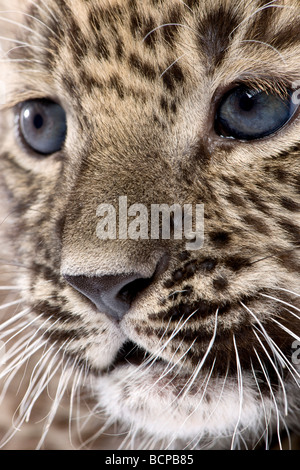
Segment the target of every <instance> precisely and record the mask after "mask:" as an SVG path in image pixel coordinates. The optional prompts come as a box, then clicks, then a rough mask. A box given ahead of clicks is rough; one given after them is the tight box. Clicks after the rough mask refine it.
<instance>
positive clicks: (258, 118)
mask: <svg viewBox="0 0 300 470" xmlns="http://www.w3.org/2000/svg"><path fill="white" fill-rule="evenodd" d="M297 109H298V104H296V103H294V100H293V95H292V92H291V91H287V93H286V94H284V95H283V96H282V95H280V94H278V93H275V92H274V93H271V92H269V93H267V92H264V91H261V90H255V89H253V88H250V87H246V86H245V85H240V86H238V87H236V88H234V89H233V90H231V91H230V92H229V93H227V94H226V95H225V97H224V98H223V100H222V102H221V104H220V106H219V109H218V111H217V114H216V120H215V129H216V132H217V133H218V134H219V135H220V136H221V137H227V138H232V139H238V140H246V141H249V140H255V139H261V138H263V137H267V136H270V135H272V134H274V133H275V132H277V131H278V130H279V129H281V128H282V127H283V126H284V125H285V124H286V123H287V122H288V121H289V120H290V119H291V118H292V117H293V115H294V114H295V112H296V110H297Z"/></svg>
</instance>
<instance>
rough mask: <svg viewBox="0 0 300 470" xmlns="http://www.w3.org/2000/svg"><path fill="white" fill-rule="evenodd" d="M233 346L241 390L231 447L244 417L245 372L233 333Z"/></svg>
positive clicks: (233, 445) (239, 388)
mask: <svg viewBox="0 0 300 470" xmlns="http://www.w3.org/2000/svg"><path fill="white" fill-rule="evenodd" d="M232 339H233V346H234V350H235V358H236V369H237V381H238V390H239V414H238V420H237V422H236V425H235V428H234V431H233V436H232V441H231V449H233V448H234V447H235V439H236V436H237V433H238V427H239V425H240V422H241V417H242V410H243V374H242V367H241V363H240V357H239V353H238V348H237V344H236V339H235V335H234V334H233V337H232Z"/></svg>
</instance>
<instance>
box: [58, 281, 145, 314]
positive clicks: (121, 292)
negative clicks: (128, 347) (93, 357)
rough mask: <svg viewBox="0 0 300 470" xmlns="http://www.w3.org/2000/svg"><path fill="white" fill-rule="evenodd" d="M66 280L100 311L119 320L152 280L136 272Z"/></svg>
mask: <svg viewBox="0 0 300 470" xmlns="http://www.w3.org/2000/svg"><path fill="white" fill-rule="evenodd" d="M64 278H65V279H66V281H67V282H68V283H69V284H70V285H71V286H72V287H73V288H74V289H76V290H77V291H78V292H80V293H81V294H83V295H84V296H85V297H87V298H88V299H89V300H91V301H92V302H93V303H94V304H95V305H96V307H97V309H98V310H99V311H100V312H103V313H105V314H106V315H108V316H110V317H111V318H113V319H114V320H117V321H120V320H121V319H122V318H123V317H124V315H125V314H126V313H127V312H128V310H129V309H130V307H131V304H132V302H133V300H134V299H135V298H136V296H137V295H138V293H139V292H141V291H142V290H144V289H145V288H146V287H148V286H149V285H150V283H151V282H152V279H153V276H152V277H151V278H145V277H143V276H141V275H139V274H138V273H131V274H118V275H115V276H113V275H106V276H93V277H89V276H83V275H80V276H69V275H64Z"/></svg>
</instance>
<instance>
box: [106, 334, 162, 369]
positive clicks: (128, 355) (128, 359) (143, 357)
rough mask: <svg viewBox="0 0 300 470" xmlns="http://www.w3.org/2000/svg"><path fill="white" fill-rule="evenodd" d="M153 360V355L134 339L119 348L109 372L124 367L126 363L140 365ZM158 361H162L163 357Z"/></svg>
mask: <svg viewBox="0 0 300 470" xmlns="http://www.w3.org/2000/svg"><path fill="white" fill-rule="evenodd" d="M150 360H151V355H150V354H149V353H148V352H147V351H146V350H145V349H143V348H141V347H140V346H138V345H137V344H135V343H133V342H132V341H127V342H126V343H125V344H124V345H123V346H122V347H121V348H120V350H119V352H118V354H117V356H116V358H115V360H114V361H113V363H112V364H111V365H110V367H109V369H108V372H112V371H113V370H115V369H117V368H119V367H122V366H124V365H131V366H135V367H139V366H142V365H146V364H147V363H148V362H149V361H150ZM156 360H157V361H162V360H161V359H156Z"/></svg>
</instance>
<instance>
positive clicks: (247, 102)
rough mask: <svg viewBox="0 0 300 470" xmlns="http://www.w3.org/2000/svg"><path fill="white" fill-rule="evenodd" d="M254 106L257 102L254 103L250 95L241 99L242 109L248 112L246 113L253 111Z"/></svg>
mask: <svg viewBox="0 0 300 470" xmlns="http://www.w3.org/2000/svg"><path fill="white" fill-rule="evenodd" d="M254 104H255V102H254V99H253V97H252V96H250V95H248V94H246V95H244V96H242V97H241V99H240V108H241V109H242V110H243V111H246V112H249V111H252V109H253V107H254Z"/></svg>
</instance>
